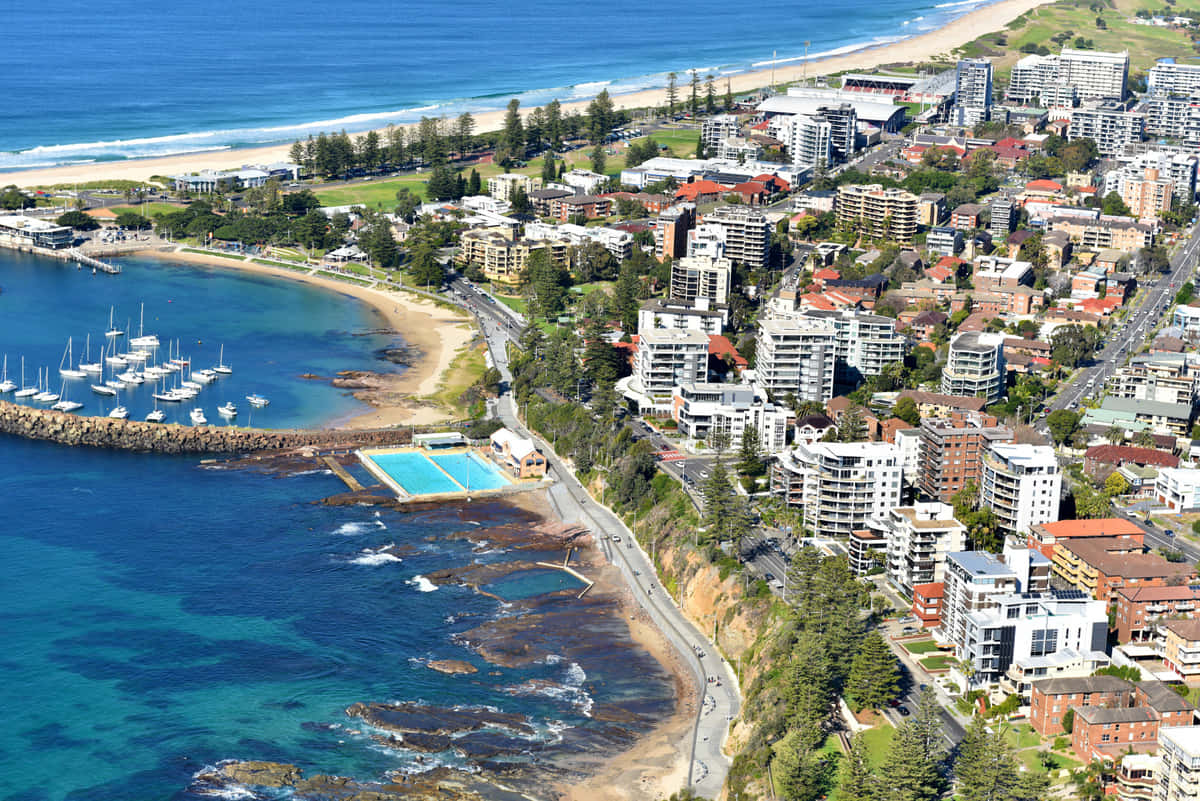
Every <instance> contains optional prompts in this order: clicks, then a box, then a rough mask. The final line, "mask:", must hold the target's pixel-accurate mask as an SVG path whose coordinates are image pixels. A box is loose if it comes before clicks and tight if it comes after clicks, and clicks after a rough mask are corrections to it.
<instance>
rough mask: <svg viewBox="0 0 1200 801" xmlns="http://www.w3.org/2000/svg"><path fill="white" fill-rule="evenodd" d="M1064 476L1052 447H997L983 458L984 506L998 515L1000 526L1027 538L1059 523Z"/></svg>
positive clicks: (981, 492)
mask: <svg viewBox="0 0 1200 801" xmlns="http://www.w3.org/2000/svg"><path fill="white" fill-rule="evenodd" d="M1061 490H1062V473H1061V472H1060V470H1059V467H1058V459H1057V458H1056V457H1055V455H1054V449H1053V448H1051V447H1050V446H1048V445H1017V444H1006V443H994V444H993V445H992V446H991V448H989V449H988V452H987V453H985V454H984V457H983V478H982V480H981V482H980V487H979V497H980V504H981V505H983V506H986V507H989V508H990V509H991V510H992V512H993V513H995V515H996V526H997V528H999V529H1000V530H1001V531H1004V532H1008V533H1010V534H1025V533H1027V532H1028V531H1029V529H1030V528H1032V527H1033V526H1035V525H1037V524H1038V523H1047V522H1050V521H1052V520H1057V519H1058V506H1059V500H1060V497H1059V496H1060V493H1061Z"/></svg>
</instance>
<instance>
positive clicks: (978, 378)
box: [942, 331, 1005, 403]
mask: <svg viewBox="0 0 1200 801" xmlns="http://www.w3.org/2000/svg"><path fill="white" fill-rule="evenodd" d="M1004 339H1005V336H1004V334H989V333H983V332H978V331H967V332H964V333H960V334H956V335H955V336H954V338H953V339H951V340H950V351H949V357H948V358H947V360H946V366H945V367H944V368H943V369H942V394H943V395H966V396H967V397H977V398H986V399H987V401H988V403H994V402H996V401H998V400H1000V399H1001V398H1003V397H1004V381H1005V370H1004Z"/></svg>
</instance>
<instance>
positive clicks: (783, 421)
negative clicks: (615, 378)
mask: <svg viewBox="0 0 1200 801" xmlns="http://www.w3.org/2000/svg"><path fill="white" fill-rule="evenodd" d="M671 417H672V419H674V420H675V422H676V424H677V425H678V426H679V433H680V434H681V435H683V436H684V437H687V438H688V439H692V440H698V441H706V442H710V443H711V442H712V441H713V437H714V436H715V435H722V436H724V437H725V438H726V441H727V442H728V447H729V449H730V450H732V451H736V450H738V449H739V448H741V447H742V441H743V439H744V438H745V437H747V436H753V437H756V438H757V439H758V443H759V447H761V448H762V452H763V453H766V454H774V453H779V452H780V451H782V450H784V449H785V448H786V447H787V430H788V424H789V422H790V420H791V418H792V414H791V412H790V411H789V410H788V409H786V408H783V407H780V406H775V405H774V404H772V403H770V402H769V401H768V400H767V397H766V393H764V392H762V391H761V390H757V389H756V388H755V387H753V386H751V385H749V384H707V383H689V384H680V385H679V387H678V388H677V389H676V391H675V398H674V401H673V403H672V408H671Z"/></svg>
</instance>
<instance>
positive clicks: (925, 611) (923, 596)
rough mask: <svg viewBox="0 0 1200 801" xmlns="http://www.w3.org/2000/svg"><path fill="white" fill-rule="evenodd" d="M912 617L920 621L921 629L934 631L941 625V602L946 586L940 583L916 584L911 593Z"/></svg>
mask: <svg viewBox="0 0 1200 801" xmlns="http://www.w3.org/2000/svg"><path fill="white" fill-rule="evenodd" d="M912 597H913V603H912V610H911V612H912V615H913V617H915V618H917V620H919V621H921V628H925V629H936V628H937V627H938V626H940V625H942V601H943V600H944V599H945V597H946V584H945V582H942V581H935V582H930V583H929V584H917V585H916V586H914V587H913V591H912Z"/></svg>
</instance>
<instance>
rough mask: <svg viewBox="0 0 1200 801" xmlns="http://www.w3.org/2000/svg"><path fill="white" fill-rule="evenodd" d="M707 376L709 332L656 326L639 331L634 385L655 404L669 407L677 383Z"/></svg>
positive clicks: (691, 382) (685, 382)
mask: <svg viewBox="0 0 1200 801" xmlns="http://www.w3.org/2000/svg"><path fill="white" fill-rule="evenodd" d="M707 378H708V335H707V334H705V333H702V332H700V331H688V330H684V329H679V328H652V329H650V330H648V331H644V332H641V333H639V334H638V345H637V350H636V351H635V352H634V357H633V379H634V380H633V382H631V388H632V389H634V390H635V391H638V392H640V394H641V395H643V396H645V397H646V398H648V399H649V400H650V402H651V403H652V404H653V405H654V406H665V408H669V406H670V403H671V398H672V397H673V395H674V392H675V387H677V386H679V385H680V384H696V383H703V382H704V381H705V380H706V379H707Z"/></svg>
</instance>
